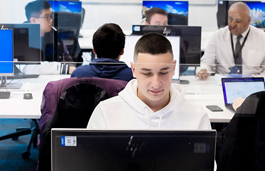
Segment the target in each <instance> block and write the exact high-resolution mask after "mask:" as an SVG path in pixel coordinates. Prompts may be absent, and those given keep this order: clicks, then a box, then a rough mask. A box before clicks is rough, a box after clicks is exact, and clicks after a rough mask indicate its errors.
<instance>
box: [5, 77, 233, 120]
mask: <svg viewBox="0 0 265 171" xmlns="http://www.w3.org/2000/svg"><path fill="white" fill-rule="evenodd" d="M69 77H70V76H69V75H40V76H39V78H30V79H22V80H21V81H20V83H23V85H22V87H21V88H20V89H17V90H16V89H9V91H11V96H10V98H9V99H0V118H27V119H38V118H40V116H41V111H40V105H41V101H42V94H43V90H44V88H45V86H46V85H47V83H48V82H49V81H55V80H59V79H63V78H69ZM215 78H216V77H209V79H208V80H207V81H201V80H198V79H196V78H195V77H194V76H183V77H181V79H183V80H185V79H186V80H189V81H190V84H186V85H183V86H184V88H185V91H186V98H187V99H189V100H191V101H192V102H194V103H197V104H198V105H201V106H202V107H203V108H204V109H205V111H206V112H207V114H208V115H209V118H210V121H211V122H229V121H230V119H231V118H232V117H233V113H231V112H230V111H228V110H227V109H226V108H225V106H224V102H223V101H224V100H223V94H222V87H221V84H219V85H218V83H216V81H215ZM15 81H17V80H15ZM27 90H29V91H28V92H30V93H32V95H33V99H31V100H24V99H23V94H24V93H26V92H27ZM0 91H5V90H4V89H1V90H0ZM206 105H218V106H220V107H221V108H222V109H223V110H224V111H223V112H211V111H210V110H209V109H207V108H206Z"/></svg>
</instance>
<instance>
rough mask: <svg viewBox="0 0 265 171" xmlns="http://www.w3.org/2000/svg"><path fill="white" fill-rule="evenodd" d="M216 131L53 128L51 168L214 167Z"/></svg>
mask: <svg viewBox="0 0 265 171" xmlns="http://www.w3.org/2000/svg"><path fill="white" fill-rule="evenodd" d="M215 141H216V131H215V130H208V131H140V130H139V131H129V130H128V131H110V130H108V131H91V130H87V129H52V170H53V171H61V170H64V171H68V170H69V171H70V170H78V171H87V170H95V171H98V170H108V171H124V170H128V171H129V170H134V171H135V170H146V171H165V170H185V171H194V170H213V168H214V155H215V143H216V142H215Z"/></svg>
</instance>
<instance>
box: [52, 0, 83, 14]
mask: <svg viewBox="0 0 265 171" xmlns="http://www.w3.org/2000/svg"><path fill="white" fill-rule="evenodd" d="M48 2H49V3H50V4H51V9H52V11H53V12H70V13H80V14H81V11H82V2H76V1H48Z"/></svg>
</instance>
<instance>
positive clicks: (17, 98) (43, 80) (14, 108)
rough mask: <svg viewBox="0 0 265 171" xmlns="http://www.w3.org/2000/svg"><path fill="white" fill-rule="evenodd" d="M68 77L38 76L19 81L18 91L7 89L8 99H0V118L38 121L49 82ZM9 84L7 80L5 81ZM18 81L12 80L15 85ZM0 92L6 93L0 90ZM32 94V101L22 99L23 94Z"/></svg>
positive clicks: (67, 76)
mask: <svg viewBox="0 0 265 171" xmlns="http://www.w3.org/2000/svg"><path fill="white" fill-rule="evenodd" d="M69 77H70V75H40V76H39V78H29V79H21V80H20V81H19V83H22V87H21V88H20V89H9V90H8V91H10V92H11V94H10V98H9V99H0V118H25V119H38V118H40V116H41V111H40V105H41V101H42V93H43V90H44V88H45V86H46V85H47V83H48V82H50V81H55V80H59V79H63V78H69ZM7 82H9V80H8V81H7ZM16 82H18V80H13V81H12V83H16ZM0 91H6V90H5V89H0ZM26 92H29V93H32V96H33V99H30V100H25V99H23V94H24V93H26Z"/></svg>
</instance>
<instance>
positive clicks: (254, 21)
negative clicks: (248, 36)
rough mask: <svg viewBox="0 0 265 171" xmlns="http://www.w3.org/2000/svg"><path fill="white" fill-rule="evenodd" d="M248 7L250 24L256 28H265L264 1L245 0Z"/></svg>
mask: <svg viewBox="0 0 265 171" xmlns="http://www.w3.org/2000/svg"><path fill="white" fill-rule="evenodd" d="M245 3H246V4H247V5H248V7H249V8H250V17H251V22H250V24H251V25H252V26H255V27H257V28H265V3H264V2H257V1H256V2H253V1H245Z"/></svg>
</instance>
